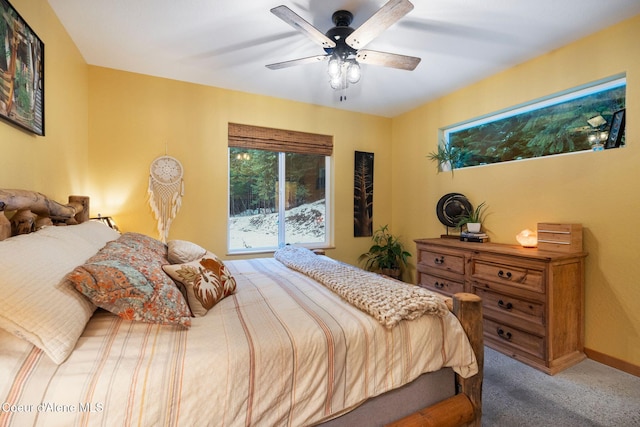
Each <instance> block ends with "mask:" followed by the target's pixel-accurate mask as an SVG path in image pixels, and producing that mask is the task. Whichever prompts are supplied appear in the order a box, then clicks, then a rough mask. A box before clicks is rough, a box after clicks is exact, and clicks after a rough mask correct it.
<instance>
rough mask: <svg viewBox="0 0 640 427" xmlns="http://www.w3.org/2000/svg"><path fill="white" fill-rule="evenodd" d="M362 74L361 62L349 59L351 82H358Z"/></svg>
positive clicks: (349, 78)
mask: <svg viewBox="0 0 640 427" xmlns="http://www.w3.org/2000/svg"><path fill="white" fill-rule="evenodd" d="M361 76H362V72H361V71H360V64H358V62H357V61H356V60H355V59H354V60H353V61H349V67H348V68H347V80H348V81H349V83H358V82H359V81H360V77H361Z"/></svg>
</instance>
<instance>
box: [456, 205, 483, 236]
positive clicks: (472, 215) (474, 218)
mask: <svg viewBox="0 0 640 427" xmlns="http://www.w3.org/2000/svg"><path fill="white" fill-rule="evenodd" d="M486 203H487V202H482V203H480V204H479V205H478V206H476V208H475V209H472V210H470V211H465V212H464V213H463V214H462V215H460V217H459V219H458V224H457V226H458V228H461V227H462V226H463V225H467V228H468V224H482V221H484V217H485V215H486V208H487V205H486ZM478 231H479V230H478Z"/></svg>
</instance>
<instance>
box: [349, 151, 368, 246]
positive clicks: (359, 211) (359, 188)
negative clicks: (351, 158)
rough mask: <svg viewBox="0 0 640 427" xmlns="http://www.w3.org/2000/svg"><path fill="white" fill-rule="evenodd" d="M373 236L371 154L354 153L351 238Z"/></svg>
mask: <svg viewBox="0 0 640 427" xmlns="http://www.w3.org/2000/svg"><path fill="white" fill-rule="evenodd" d="M372 235H373V153H366V152H363V151H356V152H355V163H354V173H353V236H354V237H369V236H372Z"/></svg>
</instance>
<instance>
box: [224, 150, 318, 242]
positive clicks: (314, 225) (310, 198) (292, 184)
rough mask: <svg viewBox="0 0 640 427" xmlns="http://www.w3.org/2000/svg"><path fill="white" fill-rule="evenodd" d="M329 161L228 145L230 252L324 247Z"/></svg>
mask: <svg viewBox="0 0 640 427" xmlns="http://www.w3.org/2000/svg"><path fill="white" fill-rule="evenodd" d="M329 160H330V157H329V156H324V155H319V154H298V153H283V152H274V151H268V150H257V149H247V148H239V147H229V218H228V227H229V229H228V248H229V252H230V253H239V252H260V251H270V250H275V249H277V248H278V247H279V246H282V245H284V244H299V245H302V246H307V247H313V248H319V247H326V246H328V243H329V235H330V233H329V230H328V224H329V222H328V221H327V215H328V213H329V209H328V203H327V201H328V200H330V197H329V190H328V189H329V188H330V187H329V182H328V181H329V180H328V177H329V176H330V175H329V173H328V169H329V165H330V161H329Z"/></svg>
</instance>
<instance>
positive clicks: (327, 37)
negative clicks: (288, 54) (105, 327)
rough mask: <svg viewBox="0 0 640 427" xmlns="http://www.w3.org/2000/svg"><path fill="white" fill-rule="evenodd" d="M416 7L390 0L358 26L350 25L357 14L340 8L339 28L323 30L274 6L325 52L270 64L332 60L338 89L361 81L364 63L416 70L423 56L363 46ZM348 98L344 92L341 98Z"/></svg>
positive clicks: (337, 15)
mask: <svg viewBox="0 0 640 427" xmlns="http://www.w3.org/2000/svg"><path fill="white" fill-rule="evenodd" d="M412 9H413V4H411V2H410V1H409V0H389V1H388V2H387V3H386V4H385V5H384V6H382V7H381V8H380V9H378V11H377V12H376V13H374V14H373V16H371V17H370V18H369V19H368V20H367V21H365V22H364V23H363V24H362V25H361V26H360V27H358V28H357V29H353V28H351V27H350V26H349V25H351V22H352V21H353V14H352V13H351V12H349V11H346V10H338V11H337V12H335V13H334V14H333V16H332V17H331V18H332V20H333V23H334V24H335V27H333V28H330V29H329V30H328V31H327V32H326V33H322V32H321V31H320V30H318V29H317V28H316V27H314V26H313V25H311V24H310V23H309V22H307V21H305V20H304V19H303V18H301V17H300V16H299V15H297V14H296V13H295V12H293V11H292V10H291V9H289V8H288V7H287V6H284V5H281V6H277V7H274V8H273V9H271V13H273V14H274V15H276V16H277V17H278V18H280V19H282V20H283V21H284V22H286V23H287V24H289V25H291V26H292V27H293V28H295V29H296V30H298V31H300V32H301V33H303V34H305V35H306V36H308V37H309V38H311V40H313V41H314V42H316V43H317V44H319V45H320V46H322V48H323V49H324V51H325V54H324V55H315V56H309V57H306V58H300V59H294V60H290V61H284V62H277V63H275V64H269V65H267V66H266V67H267V68H269V69H271V70H278V69H281V68H287V67H293V66H296V65H302V64H309V63H313V62H325V61H328V63H329V66H328V73H329V76H330V80H329V82H330V84H331V87H332V88H334V89H346V88H347V87H348V85H349V83H357V82H358V81H359V80H360V65H359V64H360V63H362V64H372V65H381V66H384V67H392V68H398V69H401V70H413V69H415V68H416V67H417V66H418V64H419V63H420V58H416V57H413V56H406V55H398V54H395V53H388V52H379V51H375V50H369V49H362V48H363V47H364V46H366V45H367V44H368V43H369V42H371V41H372V40H373V39H374V38H376V37H377V36H378V35H380V33H382V32H383V31H384V30H386V29H387V28H389V27H390V26H391V25H393V24H394V23H395V22H397V21H398V20H399V19H400V18H402V17H403V16H404V15H406V14H407V13H409V12H410V11H411V10H412ZM344 99H346V97H344ZM344 99H343V96H342V95H341V97H340V100H341V101H342V100H344Z"/></svg>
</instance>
